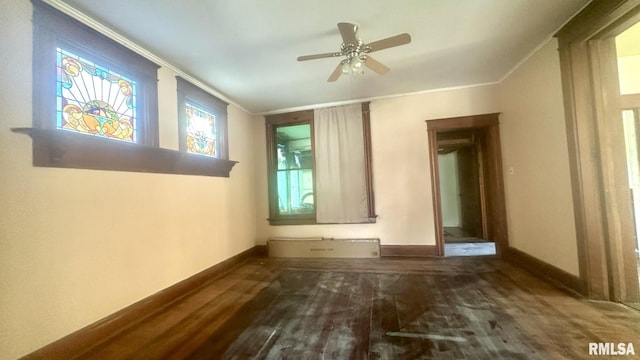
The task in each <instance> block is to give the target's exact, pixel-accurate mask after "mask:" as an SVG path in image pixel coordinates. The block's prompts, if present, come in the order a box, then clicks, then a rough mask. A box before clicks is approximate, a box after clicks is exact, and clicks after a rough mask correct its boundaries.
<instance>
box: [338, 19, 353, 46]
mask: <svg viewBox="0 0 640 360" xmlns="http://www.w3.org/2000/svg"><path fill="white" fill-rule="evenodd" d="M338 30H340V35H341V36H342V41H343V42H344V43H345V44H354V45H357V44H358V39H357V38H356V31H358V25H356V24H352V23H343V22H341V23H338Z"/></svg>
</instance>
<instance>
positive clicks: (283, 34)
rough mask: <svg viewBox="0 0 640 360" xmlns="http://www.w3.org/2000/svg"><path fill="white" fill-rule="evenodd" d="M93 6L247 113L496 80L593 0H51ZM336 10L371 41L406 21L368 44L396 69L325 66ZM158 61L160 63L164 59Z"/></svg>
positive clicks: (108, 23)
mask: <svg viewBox="0 0 640 360" xmlns="http://www.w3.org/2000/svg"><path fill="white" fill-rule="evenodd" d="M46 2H48V3H50V4H52V5H54V6H55V7H58V8H61V9H62V10H63V11H65V12H69V13H72V15H74V16H76V17H79V18H81V19H85V20H86V19H87V16H88V17H90V18H93V19H95V20H97V21H98V22H99V23H101V24H102V25H104V26H105V27H107V28H109V29H111V30H113V31H114V32H115V33H117V34H119V35H121V36H123V37H124V38H126V39H128V40H130V41H131V42H133V43H135V44H137V45H138V46H139V47H141V48H143V49H146V50H147V51H149V52H150V53H151V54H153V55H154V56H156V57H157V58H159V59H162V60H163V61H164V62H165V63H166V64H170V65H171V66H172V67H173V68H176V69H178V70H180V71H181V72H183V73H184V74H186V75H188V76H191V77H193V78H194V79H197V80H198V81H199V82H201V83H202V84H204V85H206V86H207V87H210V88H211V89H213V90H214V91H215V92H216V93H217V94H218V95H220V96H221V97H222V98H223V99H225V100H227V101H230V102H232V103H234V104H236V105H237V106H239V107H241V108H243V109H245V110H247V111H249V112H252V113H262V114H264V113H275V112H282V111H285V110H294V109H295V110H297V109H303V108H310V107H312V106H314V105H316V106H317V105H320V104H335V103H342V102H349V101H353V100H358V99H374V98H380V97H388V96H396V95H401V94H408V93H416V92H423V91H430V90H436V89H445V88H452V87H462V86H471V85H478V84H487V83H495V82H498V81H500V80H501V79H502V78H504V77H505V76H506V75H507V74H508V73H509V72H510V71H511V70H512V69H514V68H515V67H516V66H517V65H518V64H519V63H520V62H521V61H523V60H524V59H526V57H527V56H529V55H530V54H531V53H532V52H533V51H534V50H536V49H537V48H538V47H539V46H540V45H542V44H543V43H544V42H545V41H546V40H547V39H549V38H550V37H551V36H552V35H553V33H554V32H555V31H556V30H558V28H559V27H560V26H561V25H562V24H564V23H565V22H566V21H567V20H568V19H570V18H571V17H572V16H573V15H574V14H575V13H577V12H578V11H579V10H580V9H581V8H582V7H584V6H585V5H586V3H587V2H588V0H560V1H559V0H446V1H445V0H395V1H391V0H348V1H347V0H323V1H295V0H271V1H267V0H187V1H175V0H110V1H95V0H46ZM338 22H352V23H356V24H358V25H359V31H358V35H359V37H360V38H361V39H362V40H363V41H364V42H365V43H367V42H372V41H375V40H379V39H382V38H386V37H389V36H393V35H396V34H399V33H405V32H407V33H409V34H410V35H411V37H412V41H411V43H410V44H408V45H403V46H400V47H395V48H390V49H385V50H381V51H379V52H375V53H373V54H372V56H373V57H374V58H375V59H376V60H378V61H379V62H381V63H383V64H385V65H386V66H388V67H389V68H390V69H391V71H390V72H388V73H387V74H385V75H383V76H380V75H377V74H375V73H373V72H371V71H368V72H366V73H365V74H364V75H363V76H361V77H358V78H355V79H353V78H351V77H350V76H348V75H343V76H341V77H340V78H339V79H338V81H336V82H333V83H329V82H327V78H328V77H329V75H330V74H331V72H332V71H333V69H334V68H335V67H336V65H337V64H338V63H339V61H340V58H327V59H318V60H311V61H305V62H298V61H296V58H297V57H298V56H300V55H309V54H315V53H326V52H333V51H339V50H340V45H341V43H342V40H341V37H340V33H339V32H338V28H337V23H338ZM159 65H163V64H159Z"/></svg>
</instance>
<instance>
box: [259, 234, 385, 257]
mask: <svg viewBox="0 0 640 360" xmlns="http://www.w3.org/2000/svg"><path fill="white" fill-rule="evenodd" d="M268 248H269V256H270V257H296V258H379V257H380V239H374V238H371V239H328V238H321V237H312V238H282V237H280V238H270V239H269V241H268Z"/></svg>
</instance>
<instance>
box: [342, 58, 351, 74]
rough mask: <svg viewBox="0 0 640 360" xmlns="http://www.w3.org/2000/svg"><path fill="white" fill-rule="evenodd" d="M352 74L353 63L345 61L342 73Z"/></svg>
mask: <svg viewBox="0 0 640 360" xmlns="http://www.w3.org/2000/svg"><path fill="white" fill-rule="evenodd" d="M350 72H351V63H350V62H349V61H346V60H345V61H344V63H343V64H342V73H343V74H348V73H350Z"/></svg>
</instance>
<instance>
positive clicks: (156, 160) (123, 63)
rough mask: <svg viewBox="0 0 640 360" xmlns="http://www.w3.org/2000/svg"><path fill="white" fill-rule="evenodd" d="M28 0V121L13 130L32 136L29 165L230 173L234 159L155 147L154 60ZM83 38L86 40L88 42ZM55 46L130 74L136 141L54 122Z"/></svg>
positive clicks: (175, 172) (53, 10)
mask: <svg viewBox="0 0 640 360" xmlns="http://www.w3.org/2000/svg"><path fill="white" fill-rule="evenodd" d="M32 3H33V50H34V51H33V54H34V56H33V84H34V86H33V109H32V111H33V127H32V128H13V129H12V130H13V131H14V132H16V133H21V134H27V135H29V136H30V137H31V138H32V148H33V165H34V166H42V167H59V168H76V169H92V170H112V171H133V172H150V173H166V174H183V175H204V176H222V177H228V176H229V172H230V171H231V168H232V167H233V166H234V165H235V164H236V162H234V161H228V160H225V159H207V158H204V157H202V156H198V155H193V154H186V153H183V152H180V151H175V150H170V149H162V148H159V147H158V145H159V140H158V138H159V136H158V94H157V82H158V80H157V69H158V65H156V64H154V63H153V62H151V61H149V60H148V59H146V58H144V57H142V56H140V55H138V54H136V53H134V52H132V51H131V50H129V49H127V48H125V47H124V46H122V45H120V44H118V43H116V42H115V41H113V40H112V39H109V38H108V37H106V36H104V35H102V34H100V33H98V32H97V31H95V30H93V29H91V28H90V27H88V26H86V25H84V24H82V23H80V22H78V21H77V20H75V19H73V18H71V17H69V16H68V15H66V14H63V13H61V12H59V11H58V10H56V9H54V8H53V7H51V6H50V5H47V4H45V3H44V2H43V1H41V0H32ZM86 44H90V47H87V46H86ZM57 47H61V48H64V49H66V50H69V51H71V52H73V53H75V54H77V55H80V56H83V57H86V58H88V59H91V60H94V59H95V60H97V61H96V62H98V63H99V64H101V65H104V66H108V67H109V68H110V69H112V70H113V71H115V72H118V73H120V74H122V75H127V76H128V77H130V78H132V79H135V81H136V86H137V88H138V93H137V94H136V112H137V116H138V120H137V124H136V126H137V132H138V139H137V140H138V143H136V144H133V143H127V142H123V141H118V140H112V139H106V138H99V137H96V136H91V135H87V134H80V133H74V132H71V131H65V130H59V129H57V128H56V118H55V116H56V114H55V110H56V99H55V94H56V78H55V73H56V63H55V58H56V48H57ZM132 74H133V75H134V76H132ZM225 113H226V112H225ZM225 144H226V139H225ZM225 149H226V145H225ZM225 151H226V150H225Z"/></svg>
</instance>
